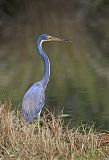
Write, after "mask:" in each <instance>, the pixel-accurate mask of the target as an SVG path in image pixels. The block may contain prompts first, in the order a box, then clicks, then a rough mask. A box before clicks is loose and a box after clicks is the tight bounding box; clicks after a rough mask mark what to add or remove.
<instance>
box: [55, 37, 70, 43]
mask: <svg viewBox="0 0 109 160" xmlns="http://www.w3.org/2000/svg"><path fill="white" fill-rule="evenodd" d="M53 41H66V42H72V41H71V40H68V39H63V38H55V37H53Z"/></svg>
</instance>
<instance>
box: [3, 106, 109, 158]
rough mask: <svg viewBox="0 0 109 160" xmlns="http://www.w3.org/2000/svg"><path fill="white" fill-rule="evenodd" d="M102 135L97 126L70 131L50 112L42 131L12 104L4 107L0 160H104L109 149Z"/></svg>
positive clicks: (59, 117) (43, 120) (43, 122)
mask: <svg viewBox="0 0 109 160" xmlns="http://www.w3.org/2000/svg"><path fill="white" fill-rule="evenodd" d="M102 135H103V134H101V133H99V134H98V133H97V132H96V131H95V130H94V127H93V126H92V127H89V126H87V125H82V126H80V127H78V128H72V129H69V127H68V125H67V126H65V125H64V121H63V119H62V118H61V116H54V115H53V114H52V113H50V112H49V111H47V114H45V113H44V114H43V116H42V118H41V120H40V128H38V122H37V120H34V121H33V122H32V123H27V122H25V120H24V119H23V117H22V115H21V114H20V112H19V111H18V112H17V113H16V114H15V113H14V110H12V109H11V105H9V104H8V103H5V104H1V107H0V160H30V159H31V160H85V159H89V160H98V159H99V160H103V159H106V158H107V157H108V149H109V148H108V145H107V142H106V141H105V143H103V142H104V140H105V138H102ZM103 139H104V140H103Z"/></svg>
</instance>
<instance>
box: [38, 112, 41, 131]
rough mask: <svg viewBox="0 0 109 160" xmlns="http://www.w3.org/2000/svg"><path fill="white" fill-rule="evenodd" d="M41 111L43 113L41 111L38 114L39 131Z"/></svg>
mask: <svg viewBox="0 0 109 160" xmlns="http://www.w3.org/2000/svg"><path fill="white" fill-rule="evenodd" d="M40 113H41V111H40V112H39V114H38V131H39V132H40Z"/></svg>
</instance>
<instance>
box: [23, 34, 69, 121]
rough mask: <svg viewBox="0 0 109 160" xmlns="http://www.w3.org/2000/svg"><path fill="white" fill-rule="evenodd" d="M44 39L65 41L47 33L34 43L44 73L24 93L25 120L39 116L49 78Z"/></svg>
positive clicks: (48, 63) (48, 64)
mask: <svg viewBox="0 0 109 160" xmlns="http://www.w3.org/2000/svg"><path fill="white" fill-rule="evenodd" d="M44 41H66V40H64V39H61V38H55V37H52V36H49V35H47V34H42V35H40V37H39V38H38V40H37V42H36V45H37V49H38V52H39V54H40V56H41V57H42V59H43V62H44V75H43V78H42V79H41V80H40V81H38V82H36V83H34V84H33V85H32V86H31V87H30V89H29V90H28V91H27V92H26V93H25V95H24V97H23V100H22V113H23V116H24V118H25V119H26V121H28V122H31V121H32V120H33V118H35V117H39V116H40V113H41V111H42V108H43V107H44V104H45V93H44V91H45V89H46V86H47V83H48V81H49V78H50V62H49V58H48V57H47V55H46V54H45V52H44V51H43V49H42V42H44Z"/></svg>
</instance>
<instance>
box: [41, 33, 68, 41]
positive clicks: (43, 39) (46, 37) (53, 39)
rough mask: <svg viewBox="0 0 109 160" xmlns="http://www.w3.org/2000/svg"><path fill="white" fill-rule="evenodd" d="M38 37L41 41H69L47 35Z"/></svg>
mask: <svg viewBox="0 0 109 160" xmlns="http://www.w3.org/2000/svg"><path fill="white" fill-rule="evenodd" d="M40 37H41V40H42V41H69V40H66V39H63V38H56V37H53V36H51V35H47V34H42V35H41V36H40ZM69 42H70V41H69Z"/></svg>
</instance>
